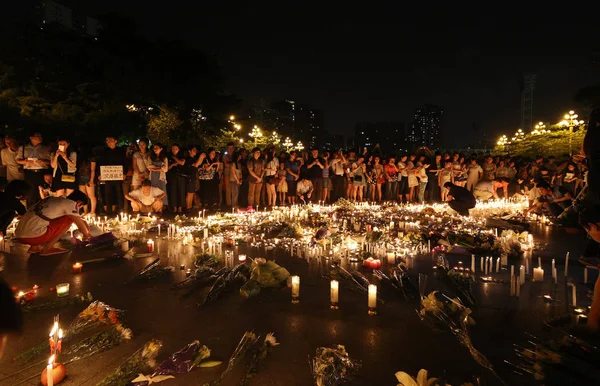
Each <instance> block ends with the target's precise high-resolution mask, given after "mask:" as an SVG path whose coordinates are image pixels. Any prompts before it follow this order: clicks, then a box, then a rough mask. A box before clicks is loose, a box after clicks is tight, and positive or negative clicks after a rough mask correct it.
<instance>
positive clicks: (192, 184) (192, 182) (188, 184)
mask: <svg viewBox="0 0 600 386" xmlns="http://www.w3.org/2000/svg"><path fill="white" fill-rule="evenodd" d="M196 181H197V180H196V179H195V178H188V179H187V180H186V181H185V192H186V193H196V190H197V189H196Z"/></svg>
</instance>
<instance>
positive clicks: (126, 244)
mask: <svg viewBox="0 0 600 386" xmlns="http://www.w3.org/2000/svg"><path fill="white" fill-rule="evenodd" d="M128 250H129V240H125V241H123V242H122V243H121V251H123V252H127V251H128Z"/></svg>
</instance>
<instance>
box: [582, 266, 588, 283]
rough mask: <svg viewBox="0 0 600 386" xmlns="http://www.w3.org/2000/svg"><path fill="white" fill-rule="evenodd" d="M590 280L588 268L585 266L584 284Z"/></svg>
mask: <svg viewBox="0 0 600 386" xmlns="http://www.w3.org/2000/svg"><path fill="white" fill-rule="evenodd" d="M587 281H588V269H587V267H585V268H584V269H583V284H587Z"/></svg>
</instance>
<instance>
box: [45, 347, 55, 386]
mask: <svg viewBox="0 0 600 386" xmlns="http://www.w3.org/2000/svg"><path fill="white" fill-rule="evenodd" d="M53 367H54V355H51V356H50V359H48V367H46V379H47V384H48V386H54V374H52V368H53Z"/></svg>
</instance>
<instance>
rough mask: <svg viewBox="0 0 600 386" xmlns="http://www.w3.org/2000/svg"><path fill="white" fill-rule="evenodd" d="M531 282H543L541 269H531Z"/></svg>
mask: <svg viewBox="0 0 600 386" xmlns="http://www.w3.org/2000/svg"><path fill="white" fill-rule="evenodd" d="M533 281H544V270H543V269H542V267H538V268H534V269H533Z"/></svg>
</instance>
